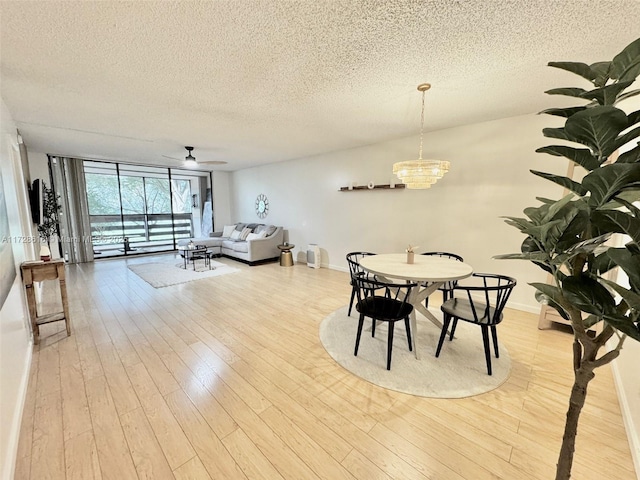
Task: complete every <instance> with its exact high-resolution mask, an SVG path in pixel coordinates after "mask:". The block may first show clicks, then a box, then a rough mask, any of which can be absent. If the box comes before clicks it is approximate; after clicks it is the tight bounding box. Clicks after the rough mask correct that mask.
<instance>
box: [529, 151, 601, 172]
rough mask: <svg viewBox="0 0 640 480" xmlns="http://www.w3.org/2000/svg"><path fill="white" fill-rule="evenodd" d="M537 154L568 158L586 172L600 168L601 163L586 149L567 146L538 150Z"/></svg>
mask: <svg viewBox="0 0 640 480" xmlns="http://www.w3.org/2000/svg"><path fill="white" fill-rule="evenodd" d="M536 152H537V153H548V154H549V155H554V156H556V157H566V158H568V159H569V160H571V161H572V162H574V163H577V164H578V165H580V166H581V167H583V168H584V169H586V170H589V171H591V170H594V169H596V168H598V167H599V166H600V162H599V161H598V159H597V158H596V157H594V156H593V155H592V154H591V151H590V150H587V149H586V148H573V147H567V146H565V145H550V146H548V147H542V148H538V149H537V150H536Z"/></svg>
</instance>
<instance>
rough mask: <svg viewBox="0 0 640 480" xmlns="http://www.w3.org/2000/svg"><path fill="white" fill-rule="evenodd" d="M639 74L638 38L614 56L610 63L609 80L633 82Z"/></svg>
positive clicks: (639, 49)
mask: <svg viewBox="0 0 640 480" xmlns="http://www.w3.org/2000/svg"><path fill="white" fill-rule="evenodd" d="M639 73H640V38H638V39H636V40H634V41H633V42H631V43H630V44H629V45H627V46H626V47H625V49H624V50H622V52H620V53H619V54H618V55H616V56H615V57H614V58H613V61H612V62H611V71H610V75H611V78H613V79H616V80H619V81H625V80H635V78H636V77H637V76H638V74H639Z"/></svg>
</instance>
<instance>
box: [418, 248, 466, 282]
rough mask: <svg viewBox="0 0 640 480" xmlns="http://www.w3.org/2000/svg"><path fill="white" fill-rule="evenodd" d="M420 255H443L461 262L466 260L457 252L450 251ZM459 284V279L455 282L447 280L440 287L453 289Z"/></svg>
mask: <svg viewBox="0 0 640 480" xmlns="http://www.w3.org/2000/svg"><path fill="white" fill-rule="evenodd" d="M420 255H429V256H432V257H442V258H450V259H451V260H457V261H459V262H464V259H463V258H462V257H461V256H460V255H456V254H455V253H449V252H424V253H421V254H420ZM457 284H458V281H457V280H454V281H453V282H446V283H445V284H444V285H442V286H441V287H440V290H452V289H453V288H455V286H456V285H457Z"/></svg>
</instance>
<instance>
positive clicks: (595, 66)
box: [589, 62, 611, 87]
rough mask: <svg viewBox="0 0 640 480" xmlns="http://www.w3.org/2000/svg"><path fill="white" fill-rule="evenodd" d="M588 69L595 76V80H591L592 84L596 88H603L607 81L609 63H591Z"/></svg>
mask: <svg viewBox="0 0 640 480" xmlns="http://www.w3.org/2000/svg"><path fill="white" fill-rule="evenodd" d="M589 67H590V68H591V71H593V73H595V75H596V78H594V79H593V84H594V85H595V86H596V87H604V86H605V85H606V84H607V80H609V70H610V69H611V62H596V63H592V64H591V65H590V66H589Z"/></svg>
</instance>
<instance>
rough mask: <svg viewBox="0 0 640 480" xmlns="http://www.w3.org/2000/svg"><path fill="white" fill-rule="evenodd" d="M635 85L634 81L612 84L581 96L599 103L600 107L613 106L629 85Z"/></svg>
mask: <svg viewBox="0 0 640 480" xmlns="http://www.w3.org/2000/svg"><path fill="white" fill-rule="evenodd" d="M632 83H633V80H630V81H627V82H618V83H612V84H611V85H607V86H605V87H602V88H596V89H595V90H590V91H588V92H584V93H583V94H581V95H580V96H581V97H582V98H587V99H590V100H595V101H597V102H598V103H599V104H600V105H613V104H615V103H616V101H617V100H618V95H620V93H622V92H623V91H624V89H625V88H627V87H628V86H629V85H631V84H632Z"/></svg>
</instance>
